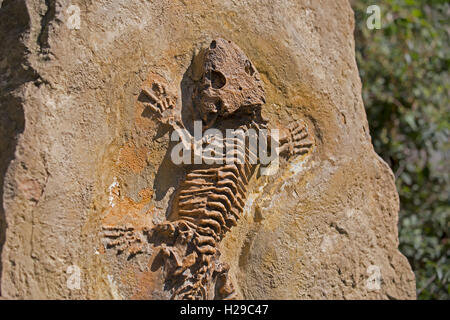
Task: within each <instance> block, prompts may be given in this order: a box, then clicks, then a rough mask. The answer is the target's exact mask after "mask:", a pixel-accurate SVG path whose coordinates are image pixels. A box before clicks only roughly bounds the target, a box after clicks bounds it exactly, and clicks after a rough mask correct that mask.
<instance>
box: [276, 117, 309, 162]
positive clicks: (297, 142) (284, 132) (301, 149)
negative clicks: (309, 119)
mask: <svg viewBox="0 0 450 320" xmlns="http://www.w3.org/2000/svg"><path fill="white" fill-rule="evenodd" d="M279 130H280V137H279V142H280V147H279V154H280V155H282V156H285V157H291V156H295V155H301V154H305V153H308V151H309V150H310V149H311V147H312V145H313V139H312V138H311V136H310V134H309V132H308V127H307V125H306V123H305V122H304V121H302V120H297V121H295V122H293V123H291V124H289V125H288V127H287V128H283V129H279Z"/></svg>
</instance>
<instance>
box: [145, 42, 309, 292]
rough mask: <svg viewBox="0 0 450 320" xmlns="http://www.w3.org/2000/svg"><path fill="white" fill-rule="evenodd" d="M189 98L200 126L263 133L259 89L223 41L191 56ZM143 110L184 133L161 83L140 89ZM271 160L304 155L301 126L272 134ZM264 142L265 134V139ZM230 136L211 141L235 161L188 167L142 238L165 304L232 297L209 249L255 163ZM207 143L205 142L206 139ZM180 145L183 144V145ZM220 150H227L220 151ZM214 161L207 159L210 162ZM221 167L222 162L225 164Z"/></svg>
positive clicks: (241, 58) (232, 221)
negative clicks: (167, 296) (161, 217)
mask: <svg viewBox="0 0 450 320" xmlns="http://www.w3.org/2000/svg"><path fill="white" fill-rule="evenodd" d="M193 72H194V78H196V79H194V80H196V83H195V89H194V91H193V95H192V101H193V106H194V109H195V112H196V117H197V118H199V119H201V120H202V121H203V125H204V127H205V128H214V129H218V130H219V131H221V132H224V131H225V130H226V129H235V130H237V129H239V130H242V131H243V132H248V130H249V129H254V130H255V131H256V132H260V131H261V130H262V129H267V128H268V122H267V120H265V119H264V118H263V117H262V115H261V108H262V106H263V105H264V103H265V94H264V89H263V83H262V81H261V79H260V76H259V73H258V71H257V70H256V68H255V67H254V66H253V64H252V62H251V61H250V60H249V59H248V58H247V56H246V55H245V54H244V53H243V52H242V51H241V49H239V47H237V46H236V45H235V44H234V43H232V42H231V41H227V40H224V39H216V40H213V41H212V42H211V44H210V46H209V47H208V48H207V49H204V50H203V51H201V52H200V54H199V55H198V57H197V67H196V68H195V70H194V71H193ZM143 93H144V95H145V96H146V97H147V98H148V100H149V102H148V103H147V106H148V107H150V108H151V109H152V110H153V111H154V112H156V113H157V118H158V120H159V121H160V122H162V123H164V124H168V125H170V126H171V127H172V128H173V129H180V128H184V126H183V122H182V121H181V117H180V116H179V115H178V114H177V113H176V112H175V108H176V107H175V103H176V97H175V96H174V95H172V94H170V93H169V92H168V91H167V88H166V87H165V86H164V84H161V83H158V82H156V81H155V82H153V84H152V85H151V86H150V87H145V88H143ZM280 132H281V135H280V137H279V143H280V147H279V154H280V155H283V156H285V157H289V156H293V155H298V154H305V153H307V152H309V150H310V149H311V147H312V145H313V140H312V138H311V137H310V135H309V134H308V129H307V126H306V124H305V123H304V122H302V121H296V122H294V123H292V124H291V125H289V126H288V127H287V128H283V129H280ZM267 138H268V139H271V137H270V136H268V137H267ZM237 140H238V138H228V137H227V138H217V137H215V141H214V142H215V143H219V144H222V145H224V146H226V145H228V144H232V145H235V146H241V147H238V148H237V150H235V151H234V152H235V153H236V154H238V155H237V156H236V157H235V158H236V159H239V156H240V157H241V159H244V161H243V162H239V161H236V162H234V163H229V162H227V161H226V160H225V157H226V156H228V154H226V153H224V154H221V155H219V157H223V163H224V164H199V165H191V166H190V167H189V169H188V172H187V174H186V177H185V180H184V181H183V183H182V184H181V186H180V187H179V189H178V190H177V192H176V195H175V198H174V204H173V205H172V211H173V212H172V214H171V216H170V219H169V220H168V221H166V222H164V223H162V224H159V225H157V226H155V227H154V228H153V229H152V230H150V231H149V232H150V233H151V234H152V235H153V236H155V237H158V238H159V244H160V245H159V246H160V254H161V256H162V258H163V259H164V260H163V261H164V266H163V267H164V277H165V281H166V286H167V288H169V290H171V293H172V298H173V299H233V298H235V297H236V291H235V288H234V286H233V284H232V282H231V279H230V276H229V269H230V267H229V265H228V264H226V263H222V262H219V256H220V253H219V251H218V246H217V244H218V243H219V242H220V241H221V240H222V239H223V237H224V236H225V234H226V233H227V232H228V231H229V230H230V229H231V228H232V227H233V226H236V225H237V222H238V220H239V218H240V215H241V214H242V212H243V209H244V206H245V200H246V193H247V186H248V183H249V180H250V178H251V176H252V175H253V174H254V172H255V170H256V169H257V165H255V164H254V163H253V162H251V161H250V159H252V157H253V158H255V157H257V155H256V154H254V153H252V150H251V149H250V148H248V146H247V144H246V143H244V144H243V145H242V143H241V142H242V141H237ZM208 142H209V143H211V141H208ZM184 143H186V144H190V143H192V142H191V141H184ZM227 150H228V149H227ZM217 157H218V155H217V154H216V155H215V158H216V159H217ZM225 163H226V164H225Z"/></svg>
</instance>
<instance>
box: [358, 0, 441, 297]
mask: <svg viewBox="0 0 450 320" xmlns="http://www.w3.org/2000/svg"><path fill="white" fill-rule="evenodd" d="M351 4H352V7H353V9H354V11H355V21H356V26H355V38H356V59H357V63H358V67H359V72H360V76H361V80H362V83H363V99H364V103H365V107H366V112H367V117H368V121H369V126H370V133H371V136H372V142H373V144H374V146H375V150H376V152H377V153H378V154H379V155H380V156H381V157H382V158H383V159H384V160H385V161H386V162H387V163H388V164H389V166H390V167H391V168H392V171H393V172H394V175H395V178H396V185H397V190H398V193H399V195H400V214H399V238H400V251H401V252H402V253H403V254H404V255H406V257H407V258H408V260H409V262H410V264H411V266H412V268H413V270H414V273H415V275H416V282H417V298H418V299H447V300H448V299H450V282H449V279H450V259H449V256H450V241H449V230H450V219H449V218H450V204H449V199H450V188H449V168H450V161H449V159H450V152H449V132H450V123H449V120H450V104H449V92H450V81H449V74H448V67H449V62H450V61H449V60H450V59H449V58H450V50H449V42H450V41H449V40H450V39H449V34H450V26H449V20H450V1H448V0H440V1H439V0H434V1H433V0H427V1H424V0H383V1H373V0H351ZM370 5H378V6H379V8H380V9H381V11H380V12H381V20H380V22H381V28H380V29H378V30H377V29H373V30H370V29H369V28H368V27H367V24H366V23H367V19H368V17H369V16H370V14H368V13H367V8H368V7H369V6H370Z"/></svg>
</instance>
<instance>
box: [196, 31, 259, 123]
mask: <svg viewBox="0 0 450 320" xmlns="http://www.w3.org/2000/svg"><path fill="white" fill-rule="evenodd" d="M196 78H197V79H196ZM194 79H196V80H198V85H197V87H196V90H195V91H194V97H193V98H194V103H195V106H196V108H197V111H198V112H199V115H200V117H201V119H202V120H203V122H204V125H205V126H206V127H210V126H212V125H213V124H214V123H215V121H216V119H217V118H218V117H228V116H230V115H234V114H236V113H238V112H239V113H248V114H251V113H252V112H253V111H254V110H256V109H258V108H261V106H262V105H263V104H264V103H265V95H264V88H263V83H262V81H261V79H260V77H259V73H258V71H257V70H256V68H255V67H254V66H253V64H252V62H251V61H250V59H249V58H248V57H247V56H246V55H245V53H244V52H242V50H241V49H239V47H238V46H237V45H235V44H234V43H233V42H231V41H227V40H224V39H220V38H219V39H216V40H213V41H212V42H211V44H210V46H209V47H208V48H207V49H204V50H203V51H202V52H201V53H200V54H199V55H198V57H197V63H196V68H195V69H194Z"/></svg>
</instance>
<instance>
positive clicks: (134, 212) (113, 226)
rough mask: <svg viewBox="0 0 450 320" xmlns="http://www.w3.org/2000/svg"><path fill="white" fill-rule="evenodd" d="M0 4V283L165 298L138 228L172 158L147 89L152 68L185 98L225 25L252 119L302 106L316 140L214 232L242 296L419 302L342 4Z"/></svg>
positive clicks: (163, 200)
mask: <svg viewBox="0 0 450 320" xmlns="http://www.w3.org/2000/svg"><path fill="white" fill-rule="evenodd" d="M0 4H1V9H0V40H1V43H2V44H3V45H2V47H1V48H0V69H1V72H0V96H1V109H0V116H1V118H0V119H1V122H0V132H1V135H2V137H5V139H3V138H2V139H1V141H0V151H1V152H0V160H1V161H0V179H1V180H0V183H1V185H2V200H1V201H2V203H1V204H2V206H1V208H0V209H1V210H2V211H1V214H0V218H1V221H0V223H1V224H0V227H1V229H0V234H1V237H0V244H1V245H2V255H1V257H2V258H1V263H0V266H1V269H0V271H1V295H2V296H4V297H6V298H11V299H14V298H33V299H45V298H58V299H61V298H62V299H68V298H70V299H86V298H88V299H96V298H106V299H109V298H114V299H165V298H168V297H169V295H168V293H167V292H166V291H164V290H163V289H162V287H163V281H164V278H163V272H162V268H161V267H158V266H157V264H156V263H155V260H156V255H157V252H156V251H157V250H155V246H154V244H153V243H151V242H149V241H148V238H147V237H146V232H148V230H152V228H154V226H155V225H157V224H159V223H161V222H163V221H165V220H166V215H167V214H168V212H169V209H170V206H171V205H172V198H173V196H174V192H175V191H176V190H177V189H178V187H179V183H180V181H181V179H182V178H183V175H184V170H183V169H182V168H180V167H179V166H176V165H174V164H173V163H172V162H171V161H170V147H169V146H170V141H169V136H168V133H167V130H166V129H167V128H165V127H164V126H162V125H160V124H159V122H158V121H156V119H155V117H154V113H151V112H149V110H148V108H146V107H145V105H144V103H143V101H144V100H143V97H142V88H145V87H146V86H148V85H149V84H150V83H151V81H153V80H155V79H159V80H158V81H160V82H163V83H166V84H167V90H168V92H169V93H168V96H170V97H176V96H178V97H179V99H178V100H176V103H177V106H178V107H179V106H181V104H182V102H183V101H185V100H186V98H187V95H188V92H186V91H185V90H183V89H184V88H186V87H187V84H189V81H191V80H192V78H193V77H195V76H194V74H195V72H196V71H195V70H190V71H189V67H190V66H191V64H192V60H193V59H194V57H197V56H198V55H199V53H201V49H202V48H205V47H207V46H208V45H209V44H210V42H211V40H212V39H216V38H224V39H229V40H231V41H233V42H234V43H235V44H236V45H238V46H239V47H240V48H241V49H242V50H243V51H244V52H245V53H246V55H247V56H248V57H249V58H250V59H251V61H252V62H253V64H254V65H255V67H256V69H257V70H258V71H259V74H260V76H261V80H262V81H263V83H264V87H265V91H266V99H265V100H266V104H265V107H264V109H263V113H264V116H265V117H267V118H268V119H269V120H270V122H271V123H274V124H275V125H276V126H278V127H286V126H287V125H288V124H289V123H292V122H293V121H295V120H298V119H303V120H305V121H306V122H307V123H308V124H309V126H310V128H311V130H312V133H313V135H314V141H315V145H314V149H313V152H312V153H311V154H310V155H309V156H308V157H298V158H293V159H291V160H290V161H289V162H282V163H281V166H280V169H279V170H278V172H277V174H275V175H273V176H255V177H254V178H253V179H252V181H250V185H249V194H248V198H247V202H246V206H245V211H244V213H243V214H242V218H241V220H240V221H239V222H238V226H236V227H234V228H232V229H231V231H230V232H228V233H227V234H226V236H225V239H224V240H223V241H222V242H220V244H219V246H220V251H221V252H222V255H221V257H220V259H221V261H223V262H227V263H228V264H229V265H230V271H229V272H230V275H231V277H232V279H233V283H234V285H235V286H236V291H237V293H238V296H239V297H242V298H248V299H413V298H415V282H414V275H413V273H412V271H411V268H410V266H409V265H408V262H407V260H406V258H405V257H404V256H403V255H401V253H400V252H399V251H398V248H397V247H398V238H397V219H398V206H399V201H398V196H397V193H396V191H395V185H394V177H393V175H392V172H391V171H390V169H389V168H388V166H387V165H386V164H385V163H384V162H383V161H382V160H381V159H380V158H379V157H378V156H377V155H376V154H375V152H374V150H373V147H372V145H371V141H370V135H369V127H368V124H367V120H366V116H365V112H364V107H363V102H362V99H361V83H360V79H359V77H358V72H357V67H356V63H355V59H354V42H353V28H354V22H353V12H352V10H351V8H350V5H349V4H348V2H347V1H343V0H342V1H306V0H304V1H303V0H302V1H290V0H286V1H277V2H273V1H239V2H236V1H231V0H222V1H211V2H208V4H205V3H204V1H189V2H187V1H171V0H170V1H169V0H166V1H154V2H147V1H129V0H120V1H106V0H102V1H79V2H77V5H75V6H73V5H72V4H71V2H70V1H65V0H61V1H59V0H50V1H38V0H27V1H24V0H3V1H0ZM78 18H79V19H78ZM174 99H175V98H174ZM174 101H175V100H174ZM115 240H118V241H117V242H116V243H112V242H111V241H115ZM78 278H79V280H80V281H79V282H78Z"/></svg>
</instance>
